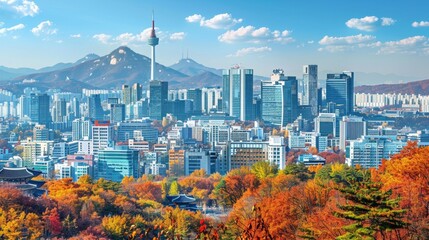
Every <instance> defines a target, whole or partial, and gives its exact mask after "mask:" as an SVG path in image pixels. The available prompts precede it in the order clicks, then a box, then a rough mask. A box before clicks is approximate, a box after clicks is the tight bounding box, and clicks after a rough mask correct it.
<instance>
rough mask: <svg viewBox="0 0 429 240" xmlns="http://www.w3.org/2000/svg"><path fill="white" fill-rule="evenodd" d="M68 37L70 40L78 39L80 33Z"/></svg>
mask: <svg viewBox="0 0 429 240" xmlns="http://www.w3.org/2000/svg"><path fill="white" fill-rule="evenodd" d="M70 37H71V38H80V37H81V35H80V33H78V34H72V35H70Z"/></svg>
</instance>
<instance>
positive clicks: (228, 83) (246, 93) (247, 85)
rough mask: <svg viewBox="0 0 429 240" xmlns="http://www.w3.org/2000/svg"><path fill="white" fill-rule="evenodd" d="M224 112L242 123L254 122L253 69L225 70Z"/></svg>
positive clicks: (223, 75) (223, 74)
mask: <svg viewBox="0 0 429 240" xmlns="http://www.w3.org/2000/svg"><path fill="white" fill-rule="evenodd" d="M222 78H223V89H222V91H223V94H222V106H223V108H222V109H223V112H225V113H228V114H229V115H230V116H234V117H237V118H239V119H240V120H241V121H246V120H253V119H254V117H253V69H240V68H238V67H237V68H231V69H226V70H223V73H222Z"/></svg>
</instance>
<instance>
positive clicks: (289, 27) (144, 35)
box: [0, 0, 429, 81]
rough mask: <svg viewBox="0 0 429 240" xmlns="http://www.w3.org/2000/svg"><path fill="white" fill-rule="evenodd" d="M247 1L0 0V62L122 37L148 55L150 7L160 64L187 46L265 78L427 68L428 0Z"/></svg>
mask: <svg viewBox="0 0 429 240" xmlns="http://www.w3.org/2000/svg"><path fill="white" fill-rule="evenodd" d="M243 3H244V1H237V2H235V3H230V2H227V1H216V3H215V2H210V1H182V2H175V1H168V0H162V1H145V2H139V1H129V2H128V4H123V3H121V2H119V1H112V2H110V3H109V6H107V5H104V4H103V2H101V1H91V2H85V1H74V2H73V4H72V5H71V4H68V3H67V2H65V1H62V2H49V1H46V0H36V1H28V0H0V13H1V15H2V18H0V43H1V46H2V47H1V48H0V49H1V50H2V53H3V54H1V55H0V65H2V66H7V67H32V68H41V67H45V66H49V65H54V64H56V63H59V62H74V61H76V60H77V59H79V58H81V57H83V56H85V55H86V54H88V53H96V54H98V55H105V54H108V53H109V52H111V51H112V50H113V49H114V48H117V47H119V46H122V45H127V46H129V47H131V48H132V49H133V50H135V51H136V52H138V53H141V54H144V55H146V56H150V47H149V46H148V45H147V39H148V37H149V36H150V30H151V18H152V10H154V11H155V20H156V31H157V36H158V37H159V38H160V46H159V47H158V48H157V62H158V63H161V64H163V65H166V66H169V65H172V64H173V63H175V62H177V61H178V60H179V59H180V58H181V57H183V56H185V57H186V56H188V54H189V57H190V58H192V59H194V60H196V61H197V62H200V63H202V64H204V65H207V66H210V67H216V68H224V69H227V68H229V67H230V66H232V65H234V64H240V65H241V66H243V67H245V68H252V69H255V74H257V75H263V76H269V74H270V73H271V70H272V69H273V68H277V67H281V68H284V69H285V71H286V73H287V74H288V75H297V76H298V77H300V76H302V65H304V64H318V65H319V68H320V69H319V71H321V72H323V71H326V72H340V71H343V70H353V71H356V72H367V73H372V72H375V73H380V74H395V75H401V76H405V77H409V79H404V80H406V81H411V80H418V79H423V78H427V76H428V75H429V74H428V73H427V70H426V69H425V67H424V66H426V65H427V64H429V58H428V57H427V55H428V54H429V40H428V37H427V30H428V29H429V18H428V17H427V16H426V13H425V10H424V9H425V7H424V6H425V5H428V4H427V3H425V2H424V1H407V2H406V1H401V2H395V3H389V5H387V4H383V3H373V2H371V1H366V0H365V1H360V2H359V3H344V2H341V1H333V4H330V5H327V4H326V3H321V2H318V1H310V2H306V3H301V2H299V3H296V2H294V3H292V2H290V1H287V2H278V3H277V2H275V1H269V2H268V3H267V2H255V3H252V5H251V6H250V5H249V6H244V7H243V5H242V4H243ZM332 6H335V7H332ZM351 10H352V11H351ZM411 12H412V13H413V14H410V13H411ZM273 16H276V17H273ZM58 53H59V54H58ZM369 59H370V61H368V60H369ZM320 77H321V79H324V76H320Z"/></svg>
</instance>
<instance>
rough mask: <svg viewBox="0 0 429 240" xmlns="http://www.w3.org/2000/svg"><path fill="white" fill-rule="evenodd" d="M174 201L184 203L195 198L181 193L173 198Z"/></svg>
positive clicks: (191, 201) (190, 201)
mask: <svg viewBox="0 0 429 240" xmlns="http://www.w3.org/2000/svg"><path fill="white" fill-rule="evenodd" d="M171 201H172V202H173V203H177V204H181V203H182V204H183V203H193V202H195V198H193V197H189V196H186V194H179V195H178V196H176V198H174V199H172V200H171Z"/></svg>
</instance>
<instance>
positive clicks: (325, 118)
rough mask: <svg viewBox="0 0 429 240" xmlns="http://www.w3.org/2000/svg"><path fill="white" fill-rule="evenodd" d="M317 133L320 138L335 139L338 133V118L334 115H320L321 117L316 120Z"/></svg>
mask: <svg viewBox="0 0 429 240" xmlns="http://www.w3.org/2000/svg"><path fill="white" fill-rule="evenodd" d="M314 125H315V131H316V133H319V134H320V136H328V135H332V136H333V137H335V136H336V135H337V134H338V133H337V118H336V116H335V114H334V113H319V116H318V117H317V118H315V119H314Z"/></svg>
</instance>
